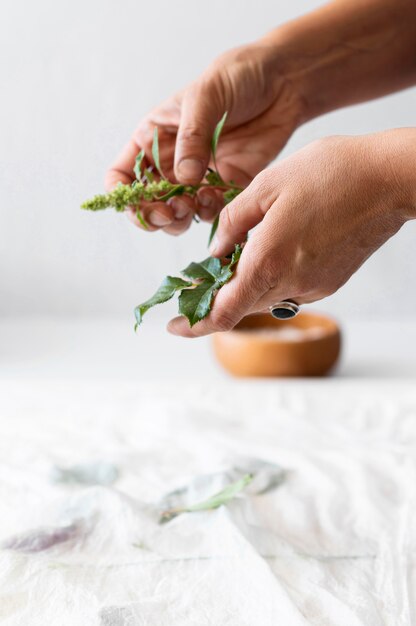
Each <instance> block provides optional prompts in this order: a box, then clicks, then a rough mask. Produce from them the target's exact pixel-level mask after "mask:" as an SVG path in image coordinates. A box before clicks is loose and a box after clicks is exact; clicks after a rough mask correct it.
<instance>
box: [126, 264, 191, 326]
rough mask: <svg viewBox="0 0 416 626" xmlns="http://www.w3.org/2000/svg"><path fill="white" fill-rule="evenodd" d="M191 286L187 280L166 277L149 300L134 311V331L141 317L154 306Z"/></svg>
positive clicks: (141, 319)
mask: <svg viewBox="0 0 416 626" xmlns="http://www.w3.org/2000/svg"><path fill="white" fill-rule="evenodd" d="M191 286H192V283H190V282H189V281H187V280H183V279H182V278H177V277H174V276H166V278H165V279H164V281H163V282H162V284H161V285H160V287H159V289H158V290H157V291H156V293H155V294H154V295H153V296H152V297H151V298H149V300H146V302H143V303H142V304H139V305H138V306H137V307H136V308H135V309H134V315H135V317H136V326H135V330H137V327H138V326H139V325H140V324H141V323H142V321H143V315H144V314H145V313H146V311H148V310H149V309H151V308H152V307H154V306H156V304H162V303H163V302H167V301H168V300H170V299H171V298H173V296H174V295H175V293H176V292H177V291H181V290H182V289H185V288H186V287H191Z"/></svg>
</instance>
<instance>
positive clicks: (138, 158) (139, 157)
mask: <svg viewBox="0 0 416 626" xmlns="http://www.w3.org/2000/svg"><path fill="white" fill-rule="evenodd" d="M143 159H144V150H140V152H139V154H138V155H137V156H136V161H135V163H134V168H133V170H134V173H135V175H136V178H137V180H140V179H141V177H142V161H143Z"/></svg>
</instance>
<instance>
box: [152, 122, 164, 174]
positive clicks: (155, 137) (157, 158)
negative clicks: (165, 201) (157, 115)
mask: <svg viewBox="0 0 416 626" xmlns="http://www.w3.org/2000/svg"><path fill="white" fill-rule="evenodd" d="M152 157H153V161H154V163H155V166H156V169H157V171H158V172H159V174H160V175H161V177H162V178H165V176H164V174H163V172H162V168H161V167H160V155H159V131H158V129H157V126H155V129H154V131H153V144H152Z"/></svg>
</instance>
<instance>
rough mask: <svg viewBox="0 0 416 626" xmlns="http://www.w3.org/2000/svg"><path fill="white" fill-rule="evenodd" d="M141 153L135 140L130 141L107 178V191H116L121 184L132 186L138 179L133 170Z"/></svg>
mask: <svg viewBox="0 0 416 626" xmlns="http://www.w3.org/2000/svg"><path fill="white" fill-rule="evenodd" d="M139 151H140V148H139V147H138V145H137V143H136V142H135V141H134V139H130V141H129V142H128V144H127V145H126V146H124V148H123V150H122V151H121V152H120V154H119V155H118V157H117V158H116V160H115V161H114V163H113V164H112V166H111V167H110V169H109V170H108V172H107V174H106V176H105V182H104V184H105V189H106V191H111V190H112V189H114V187H115V186H116V185H117V184H118V183H119V182H120V183H123V185H131V183H132V182H133V181H134V179H135V178H136V176H135V174H134V170H133V168H134V163H135V161H136V156H137V154H138V153H139Z"/></svg>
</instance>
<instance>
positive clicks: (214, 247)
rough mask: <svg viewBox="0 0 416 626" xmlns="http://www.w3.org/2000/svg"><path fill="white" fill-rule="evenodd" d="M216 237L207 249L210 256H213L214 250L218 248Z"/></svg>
mask: <svg viewBox="0 0 416 626" xmlns="http://www.w3.org/2000/svg"><path fill="white" fill-rule="evenodd" d="M218 243H219V242H218V237H216V236H215V237H214V239H213V240H212V242H211V245H210V247H209V251H210V253H211V254H215V251H216V249H217V248H218Z"/></svg>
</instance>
